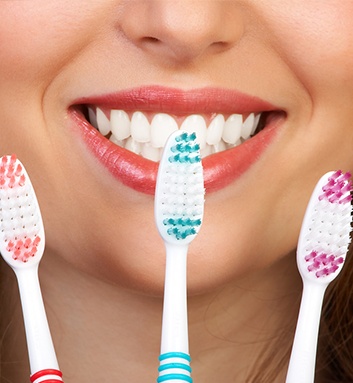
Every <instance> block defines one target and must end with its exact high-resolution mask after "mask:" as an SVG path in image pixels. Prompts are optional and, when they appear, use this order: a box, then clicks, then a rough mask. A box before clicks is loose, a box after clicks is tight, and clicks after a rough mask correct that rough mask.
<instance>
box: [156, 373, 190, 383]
mask: <svg viewBox="0 0 353 383" xmlns="http://www.w3.org/2000/svg"><path fill="white" fill-rule="evenodd" d="M168 380H183V381H185V382H188V383H192V378H191V377H190V376H188V375H183V374H167V375H162V376H160V377H159V378H158V379H157V383H162V382H167V381H168Z"/></svg>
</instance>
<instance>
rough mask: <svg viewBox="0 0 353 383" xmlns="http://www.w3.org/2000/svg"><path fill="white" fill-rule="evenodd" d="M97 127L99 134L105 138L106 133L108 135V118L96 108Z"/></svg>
mask: <svg viewBox="0 0 353 383" xmlns="http://www.w3.org/2000/svg"><path fill="white" fill-rule="evenodd" d="M96 116H97V125H98V130H99V132H100V133H101V134H102V135H103V136H106V135H107V134H108V133H110V122H109V119H108V117H107V116H106V115H105V114H104V112H103V111H102V110H101V109H99V108H97V114H96Z"/></svg>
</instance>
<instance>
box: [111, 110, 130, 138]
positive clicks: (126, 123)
mask: <svg viewBox="0 0 353 383" xmlns="http://www.w3.org/2000/svg"><path fill="white" fill-rule="evenodd" d="M110 125H111V130H112V133H113V134H114V136H115V137H116V138H117V139H118V140H125V138H128V137H129V136H130V119H129V116H128V114H127V113H126V112H124V111H123V110H113V109H112V110H111V112H110Z"/></svg>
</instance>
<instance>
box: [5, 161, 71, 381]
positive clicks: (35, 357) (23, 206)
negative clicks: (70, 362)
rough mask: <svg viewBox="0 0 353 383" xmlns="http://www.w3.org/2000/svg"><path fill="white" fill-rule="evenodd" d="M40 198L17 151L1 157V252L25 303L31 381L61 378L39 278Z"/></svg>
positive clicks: (40, 256) (40, 250)
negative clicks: (17, 157)
mask: <svg viewBox="0 0 353 383" xmlns="http://www.w3.org/2000/svg"><path fill="white" fill-rule="evenodd" d="M44 241H45V238H44V228H43V222H42V217H41V213H40V210H39V205H38V201H37V198H36V195H35V193H34V189H33V186H32V184H31V181H30V179H29V177H28V174H27V172H26V170H25V169H24V167H23V165H22V164H21V162H20V161H19V160H18V159H16V156H15V155H12V156H3V157H1V158H0V252H1V255H2V257H3V258H4V260H5V261H6V262H7V263H8V264H9V266H10V267H11V268H12V269H13V270H14V272H15V274H16V277H17V281H18V286H19V291H20V297H21V303H22V311H23V318H24V323H25V329H26V338H27V347H28V354H29V361H30V368H31V376H30V381H31V382H32V383H57V382H62V381H63V380H62V373H61V372H60V370H59V366H58V362H57V359H56V355H55V351H54V346H53V342H52V338H51V335H50V330H49V326H48V321H47V317H46V313H45V309H44V304H43V299H42V294H41V290H40V285H39V280H38V265H39V262H40V260H41V258H42V255H43V251H44Z"/></svg>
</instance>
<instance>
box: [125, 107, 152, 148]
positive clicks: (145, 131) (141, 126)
mask: <svg viewBox="0 0 353 383" xmlns="http://www.w3.org/2000/svg"><path fill="white" fill-rule="evenodd" d="M130 129H131V137H132V138H133V139H134V140H135V141H137V142H149V141H150V140H151V126H150V124H149V122H148V120H147V117H146V116H145V115H144V114H143V113H141V112H135V113H134V114H133V115H132V117H131V125H130Z"/></svg>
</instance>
